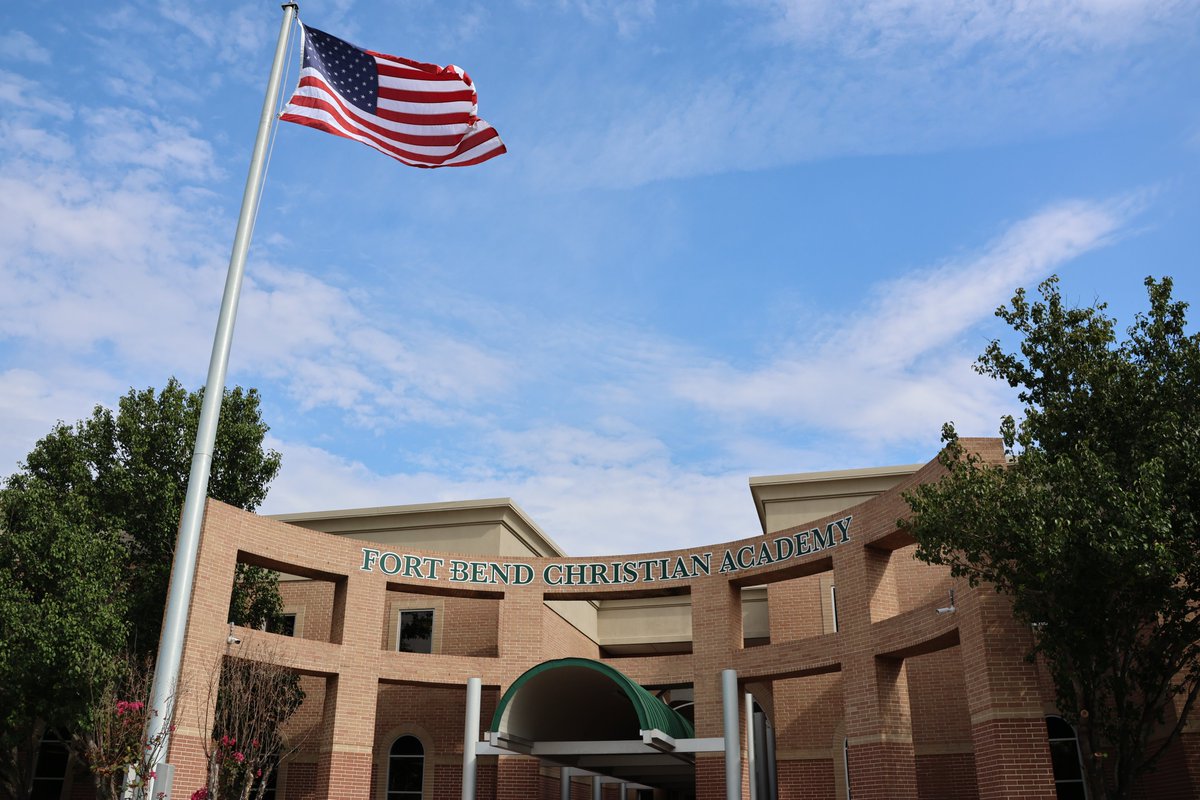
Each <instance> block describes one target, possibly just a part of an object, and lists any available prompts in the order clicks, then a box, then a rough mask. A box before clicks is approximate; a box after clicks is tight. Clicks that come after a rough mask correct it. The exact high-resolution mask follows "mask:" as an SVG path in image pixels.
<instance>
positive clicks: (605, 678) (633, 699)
mask: <svg viewBox="0 0 1200 800" xmlns="http://www.w3.org/2000/svg"><path fill="white" fill-rule="evenodd" d="M654 729H657V730H660V731H662V732H663V733H665V734H667V735H668V736H671V737H673V738H676V739H690V738H693V737H694V736H695V732H694V731H693V729H692V725H691V723H690V722H688V721H687V719H685V718H684V717H683V716H681V715H680V714H679V713H678V712H676V711H675V710H674V709H672V708H671V707H670V706H668V705H667V704H666V703H664V702H663V701H662V700H660V699H659V698H657V697H655V696H654V695H652V694H651V693H650V692H649V691H647V690H646V689H645V688H643V687H642V686H640V685H638V684H637V683H635V682H634V681H633V680H632V679H630V678H629V677H628V676H627V675H625V674H623V673H621V672H620V671H619V670H616V669H613V668H612V667H610V666H608V665H607V664H602V663H600V662H599V661H592V660H591V659H587V658H560V659H557V660H554V661H545V662H543V663H541V664H538V665H537V666H536V667H533V668H532V669H530V670H528V671H526V672H525V673H524V674H523V675H521V677H519V678H517V679H516V680H515V681H513V683H512V685H511V686H509V687H508V691H506V692H505V693H504V697H502V698H500V704H499V705H498V706H497V707H496V713H495V714H493V715H492V725H491V728H490V730H491V731H493V732H504V733H506V734H510V735H515V736H520V737H521V738H523V739H526V740H529V741H534V742H538V741H602V740H617V739H640V738H641V732H642V731H645V730H654Z"/></svg>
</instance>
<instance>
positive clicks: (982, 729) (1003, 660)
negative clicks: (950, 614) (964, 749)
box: [957, 586, 1056, 800]
mask: <svg viewBox="0 0 1200 800" xmlns="http://www.w3.org/2000/svg"><path fill="white" fill-rule="evenodd" d="M957 605H958V611H957V614H958V618H959V639H960V643H961V654H962V663H963V677H964V682H965V685H966V691H967V710H968V711H969V712H970V714H971V741H972V745H973V746H974V748H975V773H976V778H977V781H978V785H979V798H980V800H1002V798H1003V799H1004V800H1054V797H1055V796H1056V795H1055V790H1054V770H1053V767H1052V765H1051V763H1050V747H1049V745H1048V744H1047V741H1046V721H1045V716H1044V715H1043V713H1042V705H1041V699H1040V696H1039V692H1038V676H1037V668H1036V667H1035V666H1034V665H1033V664H1030V663H1027V662H1026V661H1025V658H1024V657H1025V654H1026V653H1027V652H1028V651H1029V648H1030V647H1031V646H1032V639H1031V635H1030V632H1029V631H1028V630H1026V629H1025V628H1024V627H1023V626H1021V625H1020V624H1019V623H1017V621H1016V620H1014V619H1013V616H1012V605H1011V603H1010V602H1009V600H1008V598H1006V597H1003V596H1001V595H998V594H996V592H995V591H994V590H993V589H992V588H991V587H988V586H984V587H981V588H979V589H972V590H968V591H966V592H963V593H962V597H961V598H960V599H959V601H958V603H957Z"/></svg>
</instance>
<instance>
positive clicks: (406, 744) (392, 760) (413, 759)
mask: <svg viewBox="0 0 1200 800" xmlns="http://www.w3.org/2000/svg"><path fill="white" fill-rule="evenodd" d="M424 782H425V748H424V747H422V746H421V740H420V739H418V738H417V737H415V736H401V737H400V738H399V739H397V740H396V741H394V742H392V750H391V752H390V753H389V754H388V780H387V800H421V796H422V795H421V791H422V788H423V785H424Z"/></svg>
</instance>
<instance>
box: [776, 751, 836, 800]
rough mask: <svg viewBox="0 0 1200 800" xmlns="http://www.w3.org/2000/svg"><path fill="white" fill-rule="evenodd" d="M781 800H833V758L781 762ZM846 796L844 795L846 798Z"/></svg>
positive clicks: (778, 770)
mask: <svg viewBox="0 0 1200 800" xmlns="http://www.w3.org/2000/svg"><path fill="white" fill-rule="evenodd" d="M777 772H778V775H779V800H833V798H834V797H835V796H836V795H835V794H834V763H833V758H832V757H831V758H828V759H825V760H820V761H819V760H816V759H805V760H795V761H780V762H778V765H777ZM844 796H845V795H843V797H844Z"/></svg>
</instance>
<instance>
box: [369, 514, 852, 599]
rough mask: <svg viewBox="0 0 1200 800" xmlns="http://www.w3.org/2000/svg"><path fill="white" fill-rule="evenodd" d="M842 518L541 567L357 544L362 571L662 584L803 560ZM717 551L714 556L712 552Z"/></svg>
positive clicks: (500, 580)
mask: <svg viewBox="0 0 1200 800" xmlns="http://www.w3.org/2000/svg"><path fill="white" fill-rule="evenodd" d="M852 519H853V517H843V518H841V519H839V520H835V521H834V522H831V523H829V524H828V525H826V526H825V528H824V529H821V528H811V529H809V530H806V531H799V532H797V533H791V534H787V535H785V536H778V537H776V538H774V539H764V540H763V541H761V542H758V543H755V544H745V545H741V546H739V547H729V548H726V549H725V550H724V551H719V550H718V551H708V552H703V553H688V554H686V555H681V556H669V557H666V558H645V559H638V560H625V561H582V562H581V561H568V560H561V559H556V560H554V561H551V562H550V563H549V564H546V565H545V566H544V567H542V568H541V570H540V573H539V571H538V570H536V569H535V568H534V566H533V565H531V564H528V563H525V562H523V561H515V562H507V561H469V560H465V559H457V558H450V559H447V558H438V557H433V556H418V555H412V554H409V553H394V552H391V551H390V550H377V549H375V548H373V547H364V548H362V566H361V567H359V569H361V570H362V571H364V572H375V571H376V570H378V571H379V572H382V573H383V574H385V575H395V576H399V577H401V578H406V579H416V580H425V581H438V582H446V583H458V584H463V583H465V584H481V585H497V584H499V585H505V586H509V585H511V586H527V585H529V584H531V583H533V582H534V579H535V577H540V578H541V582H542V583H544V584H545V585H547V586H626V585H630V584H645V583H665V582H670V581H680V580H687V579H689V578H696V577H700V576H703V575H711V574H712V573H713V570H714V568H715V570H716V572H717V573H718V574H727V573H731V572H740V571H742V570H747V569H753V568H755V567H763V566H767V565H768V564H775V563H778V562H781V561H790V560H792V559H797V558H804V557H805V556H810V555H813V554H814V553H820V552H822V551H824V550H828V549H829V548H831V547H836V546H838V545H839V544H844V543H846V542H849V541H850V521H851V520H852ZM718 553H719V554H720V555H719V556H718Z"/></svg>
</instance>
